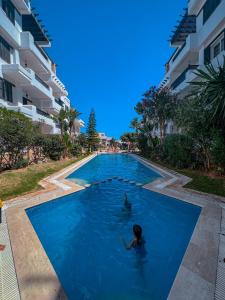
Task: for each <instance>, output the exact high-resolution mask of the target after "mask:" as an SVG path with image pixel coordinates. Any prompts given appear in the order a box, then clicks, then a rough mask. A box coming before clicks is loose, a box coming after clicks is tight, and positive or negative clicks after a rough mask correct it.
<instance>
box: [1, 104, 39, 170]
mask: <svg viewBox="0 0 225 300" xmlns="http://www.w3.org/2000/svg"><path fill="white" fill-rule="evenodd" d="M34 131H35V127H34V125H33V124H32V122H31V120H30V119H28V118H27V117H25V116H24V115H23V114H21V113H19V112H15V111H11V110H7V109H5V108H0V169H1V170H4V169H13V168H15V167H17V166H18V165H19V164H20V161H21V159H22V158H23V156H24V151H26V150H27V149H29V147H30V145H31V143H32V136H33V135H34Z"/></svg>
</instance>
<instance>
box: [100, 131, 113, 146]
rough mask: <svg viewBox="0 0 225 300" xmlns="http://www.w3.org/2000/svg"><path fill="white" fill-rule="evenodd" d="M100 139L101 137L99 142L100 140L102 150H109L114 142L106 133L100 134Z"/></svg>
mask: <svg viewBox="0 0 225 300" xmlns="http://www.w3.org/2000/svg"><path fill="white" fill-rule="evenodd" d="M98 137H99V140H100V143H99V144H100V148H102V149H109V148H110V145H111V144H110V142H111V140H112V138H111V137H108V136H107V135H106V134H105V133H103V132H99V133H98Z"/></svg>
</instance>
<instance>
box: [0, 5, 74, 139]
mask: <svg viewBox="0 0 225 300" xmlns="http://www.w3.org/2000/svg"><path fill="white" fill-rule="evenodd" d="M37 15H38V14H37V13H35V12H34V10H33V9H32V8H31V5H30V1H29V0H0V106H1V107H6V108H7V109H11V110H14V111H19V112H21V113H23V114H24V115H26V116H27V117H29V118H31V119H32V121H33V122H34V123H37V124H40V127H41V129H42V131H43V132H44V133H46V134H59V133H60V129H59V126H58V124H57V123H56V122H55V121H54V118H53V117H52V116H53V115H57V114H58V113H59V111H60V109H61V108H70V100H69V99H68V97H67V96H68V92H67V90H66V89H65V86H64V84H63V83H62V82H61V81H60V79H59V78H58V77H57V75H56V65H55V64H54V62H53V61H52V60H51V59H50V58H49V56H48V55H47V53H46V52H45V50H44V49H45V47H51V40H50V38H49V35H48V34H47V30H46V29H45V28H44V26H43V25H41V23H40V22H41V21H39V20H38V19H37Z"/></svg>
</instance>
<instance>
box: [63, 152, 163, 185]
mask: <svg viewBox="0 0 225 300" xmlns="http://www.w3.org/2000/svg"><path fill="white" fill-rule="evenodd" d="M114 176H118V177H121V178H123V179H125V180H130V181H135V182H138V183H142V184H145V183H148V182H150V181H153V180H154V179H156V178H158V177H160V175H159V174H157V173H156V172H154V171H153V170H151V169H149V168H148V167H146V166H144V165H143V164H141V163H140V162H139V161H137V160H136V159H135V158H133V157H132V156H131V155H128V154H102V155H98V156H96V157H95V158H94V159H92V160H91V161H90V162H89V163H88V164H86V165H84V166H83V167H81V168H80V169H78V170H76V171H75V172H73V173H72V174H70V175H69V176H68V177H67V178H68V179H70V180H73V181H75V182H76V183H78V184H80V185H85V184H89V183H93V182H96V181H97V182H98V181H102V180H105V179H106V178H112V177H114Z"/></svg>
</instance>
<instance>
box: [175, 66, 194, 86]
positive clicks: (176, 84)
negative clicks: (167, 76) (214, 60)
mask: <svg viewBox="0 0 225 300" xmlns="http://www.w3.org/2000/svg"><path fill="white" fill-rule="evenodd" d="M197 68H198V65H189V66H188V67H187V68H186V69H185V70H184V72H183V73H181V75H180V76H178V77H177V79H175V80H174V82H173V83H172V84H171V88H172V89H173V90H175V89H176V88H177V87H178V86H179V85H180V84H181V83H182V82H184V81H185V80H186V75H187V72H188V71H189V70H195V69H197Z"/></svg>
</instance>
